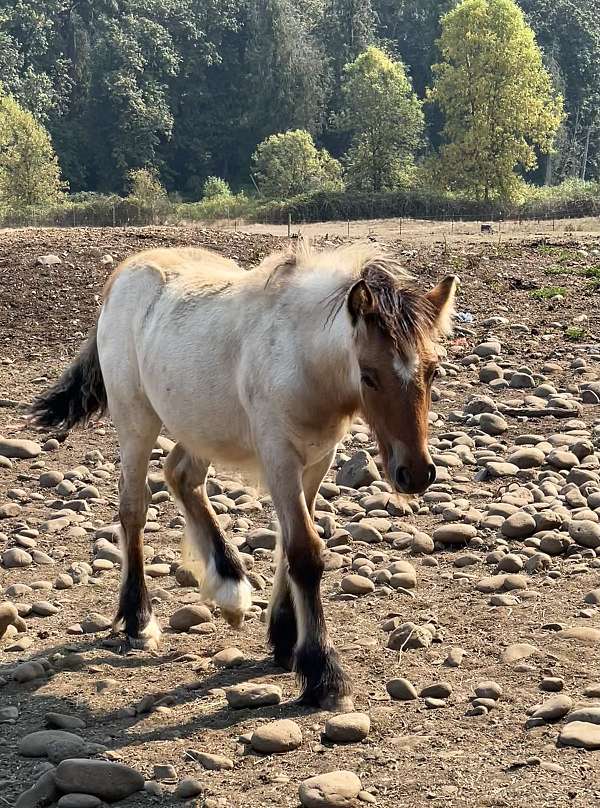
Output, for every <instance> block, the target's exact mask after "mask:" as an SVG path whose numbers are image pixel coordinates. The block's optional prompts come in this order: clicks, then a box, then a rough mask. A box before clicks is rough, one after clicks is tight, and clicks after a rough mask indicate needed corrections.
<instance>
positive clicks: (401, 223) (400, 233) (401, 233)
mask: <svg viewBox="0 0 600 808" xmlns="http://www.w3.org/2000/svg"><path fill="white" fill-rule="evenodd" d="M400 235H402V217H400Z"/></svg>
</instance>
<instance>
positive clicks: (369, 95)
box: [337, 46, 423, 191]
mask: <svg viewBox="0 0 600 808" xmlns="http://www.w3.org/2000/svg"><path fill="white" fill-rule="evenodd" d="M342 99H343V100H342V111H341V113H340V114H339V116H338V118H337V124H338V126H339V127H340V128H342V129H346V130H348V131H349V132H350V133H351V137H352V139H351V146H350V150H349V152H348V155H347V158H346V163H347V171H348V179H349V181H350V184H351V185H352V186H354V187H356V188H359V189H361V190H369V191H382V190H386V189H388V190H389V189H392V188H396V187H398V186H399V185H401V184H402V178H403V175H405V174H406V172H407V170H408V169H409V168H410V166H411V165H412V164H413V157H414V152H415V150H416V149H417V147H418V146H419V143H420V138H421V134H422V131H423V113H422V110H421V104H420V102H419V101H418V99H417V98H416V96H415V94H414V93H413V91H412V87H411V84H410V81H409V80H408V78H407V76H406V73H405V71H404V66H403V65H402V63H401V62H394V61H392V59H390V58H389V56H387V55H386V54H385V53H384V52H383V51H381V50H379V48H375V47H373V46H370V47H369V48H367V50H365V51H364V52H363V53H361V54H360V56H358V57H357V58H356V59H355V60H354V61H353V62H351V63H350V64H348V65H346V67H345V68H344V79H343V83H342Z"/></svg>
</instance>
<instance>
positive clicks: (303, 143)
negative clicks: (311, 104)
mask: <svg viewBox="0 0 600 808" xmlns="http://www.w3.org/2000/svg"><path fill="white" fill-rule="evenodd" d="M252 160H253V163H254V167H255V169H256V172H257V175H258V179H259V183H260V190H261V192H262V193H263V194H264V195H265V196H269V197H278V198H279V199H287V198H289V197H291V196H297V195H298V194H304V193H309V192H311V191H317V190H338V189H340V188H341V186H342V179H341V177H342V169H341V166H340V164H339V163H338V161H337V160H334V159H333V157H331V155H330V154H329V153H328V152H326V151H325V150H324V149H321V150H319V149H317V148H316V146H315V144H314V141H313V139H312V137H311V135H310V134H309V133H308V132H305V131H303V130H302V129H296V130H294V131H291V132H285V133H282V134H278V135H271V136H270V137H268V138H266V140H263V142H262V143H259V144H258V146H257V147H256V151H255V152H254V155H253V156H252Z"/></svg>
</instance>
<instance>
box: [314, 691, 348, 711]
mask: <svg viewBox="0 0 600 808" xmlns="http://www.w3.org/2000/svg"><path fill="white" fill-rule="evenodd" d="M320 707H321V708H322V709H323V710H327V711H328V712H330V713H351V712H353V711H354V699H353V698H352V696H339V695H337V694H336V693H329V694H327V696H325V697H324V698H323V699H322V700H321V704H320Z"/></svg>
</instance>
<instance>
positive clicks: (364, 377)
mask: <svg viewBox="0 0 600 808" xmlns="http://www.w3.org/2000/svg"><path fill="white" fill-rule="evenodd" d="M360 381H361V383H362V384H364V385H365V387H370V388H371V390H377V382H376V381H375V379H374V378H373V376H372V375H371V374H370V373H366V372H365V371H364V370H363V372H362V373H361V375H360Z"/></svg>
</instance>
